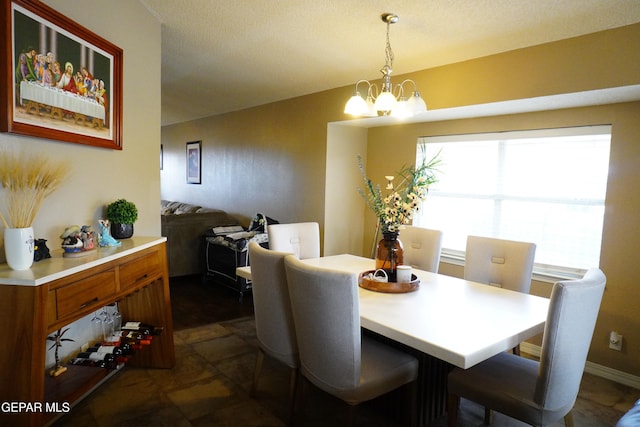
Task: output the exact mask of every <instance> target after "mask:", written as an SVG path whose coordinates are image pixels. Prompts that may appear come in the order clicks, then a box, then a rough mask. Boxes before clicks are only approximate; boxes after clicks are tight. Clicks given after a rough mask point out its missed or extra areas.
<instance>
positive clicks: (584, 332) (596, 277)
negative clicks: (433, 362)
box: [447, 268, 606, 427]
mask: <svg viewBox="0 0 640 427" xmlns="http://www.w3.org/2000/svg"><path fill="white" fill-rule="evenodd" d="M605 284H606V277H605V275H604V274H603V273H602V271H600V270H599V269H597V268H592V269H589V270H588V271H587V273H586V274H585V275H584V277H583V278H582V279H579V280H566V281H559V282H556V283H555V284H554V286H553V289H552V291H551V299H550V302H549V312H548V314H547V320H546V323H545V327H544V333H543V337H542V349H541V354H540V361H539V362H538V361H536V360H532V359H528V358H525V357H518V356H516V355H514V354H511V353H507V352H502V353H500V354H498V355H496V356H494V357H492V358H490V359H488V360H485V361H484V362H480V363H479V364H477V365H475V366H473V367H471V368H469V369H466V370H465V369H460V368H455V369H454V370H452V371H451V372H450V373H449V376H448V381H447V386H448V393H449V396H448V404H447V405H448V425H449V427H453V426H455V425H456V424H457V412H458V405H459V403H460V398H461V397H463V398H467V399H470V400H472V401H475V402H477V403H479V404H481V405H484V406H485V408H491V409H493V410H496V411H498V412H501V413H503V414H505V415H508V416H509V417H512V418H516V419H518V420H520V421H523V422H525V423H527V424H530V425H534V426H548V425H552V424H554V423H556V422H558V421H560V420H561V419H562V418H563V417H564V419H565V425H567V426H573V417H572V414H571V409H572V408H573V405H574V403H575V400H576V397H577V395H578V389H579V388H580V381H581V378H582V373H583V370H584V366H585V363H586V360H587V353H588V352H589V346H590V344H591V339H592V337H593V330H594V328H595V324H596V319H597V317H598V311H599V309H600V302H601V301H602V294H603V292H604V288H605ZM485 415H486V414H485ZM488 421H489V420H486V419H485V423H488Z"/></svg>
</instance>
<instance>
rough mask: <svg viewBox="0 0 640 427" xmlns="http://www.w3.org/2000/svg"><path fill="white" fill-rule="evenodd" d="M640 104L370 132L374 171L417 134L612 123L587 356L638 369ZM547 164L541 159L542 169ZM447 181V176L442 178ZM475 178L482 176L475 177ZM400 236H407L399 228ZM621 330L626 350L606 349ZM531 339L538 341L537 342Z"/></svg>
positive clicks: (542, 286) (390, 165) (406, 149)
mask: <svg viewBox="0 0 640 427" xmlns="http://www.w3.org/2000/svg"><path fill="white" fill-rule="evenodd" d="M639 115H640V102H634V103H623V104H613V105H606V106H598V107H588V108H577V109H569V110H558V111H550V112H538V113H528V114H518V115H508V116H499V117H490V118H482V119H470V120H454V121H447V122H436V123H424V124H416V125H406V126H393V127H385V128H375V129H370V130H369V148H368V156H369V162H368V166H369V169H370V170H372V171H379V173H378V175H380V176H378V177H377V178H373V177H372V179H374V180H375V181H376V182H383V181H382V180H383V179H384V177H383V175H385V171H386V173H392V172H393V171H395V170H398V169H399V168H400V167H401V166H402V162H401V161H400V158H403V159H407V158H411V156H413V157H415V150H416V140H417V138H418V137H420V136H425V135H427V136H428V135H443V134H455V133H480V132H492V131H499V130H500V131H501V130H523V129H544V128H554V127H570V126H583V125H596V124H612V141H611V156H610V173H609V182H608V187H607V194H606V202H605V203H606V209H605V220H604V229H603V241H602V254H601V259H600V268H601V269H602V270H603V271H604V272H605V274H606V275H607V280H608V285H607V290H606V292H605V295H604V298H603V301H602V306H601V309H600V316H599V320H598V324H597V327H596V332H595V334H594V337H593V342H592V347H591V352H590V355H589V360H590V361H592V362H595V363H598V364H601V365H605V366H609V367H615V369H618V370H621V371H623V372H628V373H633V374H634V375H640V365H639V364H638V362H637V361H638V357H639V355H640V317H639V315H638V312H637V307H638V303H639V302H640V297H639V296H638V292H637V284H638V283H640V269H638V268H637V264H636V262H637V260H636V259H635V258H636V257H637V254H636V251H635V248H637V247H638V245H640V227H634V226H630V224H634V223H635V222H637V220H638V214H637V212H638V211H640V200H638V199H637V198H635V197H634V196H633V193H637V189H639V188H640V120H638V117H639ZM391 140H394V141H397V142H396V145H395V146H394V151H395V152H397V153H401V155H399V156H398V158H397V159H393V160H390V159H389V155H388V153H389V141H391ZM543 168H544V165H541V169H543ZM441 179H446V177H441ZM470 179H477V177H470ZM374 221H375V219H374V218H373V216H372V215H367V222H366V224H368V225H367V226H365V241H368V242H370V241H371V239H372V232H371V231H372V230H373V227H374ZM400 238H401V239H402V233H401V236H400ZM441 272H442V273H446V274H451V275H455V276H458V277H461V276H462V269H461V268H460V267H457V266H451V265H444V264H443V268H442V269H441ZM550 290H551V286H550V285H549V284H546V283H541V282H535V283H534V285H533V287H532V293H534V294H537V295H541V296H545V297H548V296H549V293H550ZM612 330H616V331H618V332H620V333H621V334H622V335H623V336H624V339H625V346H624V349H623V351H622V352H616V351H612V350H609V348H608V338H609V331H612ZM534 342H538V341H537V340H535V341H534Z"/></svg>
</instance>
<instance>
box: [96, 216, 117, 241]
mask: <svg viewBox="0 0 640 427" xmlns="http://www.w3.org/2000/svg"><path fill="white" fill-rule="evenodd" d="M98 223H99V224H100V246H101V247H107V246H120V245H121V244H122V242H119V241H117V240H116V239H114V238H113V237H112V236H111V233H110V232H109V220H107V219H100V220H98Z"/></svg>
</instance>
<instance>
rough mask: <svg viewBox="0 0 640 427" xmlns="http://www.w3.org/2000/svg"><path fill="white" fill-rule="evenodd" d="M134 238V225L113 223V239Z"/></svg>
mask: <svg viewBox="0 0 640 427" xmlns="http://www.w3.org/2000/svg"><path fill="white" fill-rule="evenodd" d="M131 236H133V224H115V223H111V237H113V238H114V239H128V238H129V237H131Z"/></svg>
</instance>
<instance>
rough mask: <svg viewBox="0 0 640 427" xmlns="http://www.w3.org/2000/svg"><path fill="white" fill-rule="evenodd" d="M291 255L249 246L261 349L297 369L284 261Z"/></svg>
mask: <svg viewBox="0 0 640 427" xmlns="http://www.w3.org/2000/svg"><path fill="white" fill-rule="evenodd" d="M287 255H291V254H289V253H286V252H276V251H272V250H269V249H265V248H263V247H261V246H260V245H259V244H257V243H256V242H251V243H249V260H250V262H251V280H252V283H253V289H252V292H253V307H254V314H255V325H256V335H257V338H258V342H259V343H260V347H261V348H262V349H263V351H264V352H265V353H267V354H269V355H270V356H272V357H274V358H276V359H278V360H280V361H281V362H283V363H285V364H286V365H288V366H289V367H292V368H296V367H298V365H299V361H298V345H297V342H296V335H295V328H294V323H293V315H292V313H291V301H290V299H289V288H288V286H287V276H286V272H285V268H284V258H285V257H286V256H287Z"/></svg>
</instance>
